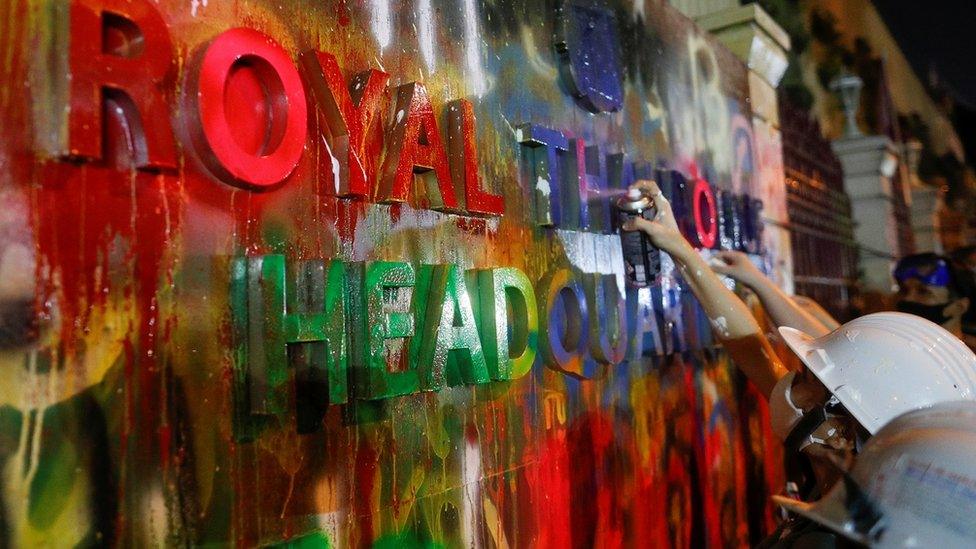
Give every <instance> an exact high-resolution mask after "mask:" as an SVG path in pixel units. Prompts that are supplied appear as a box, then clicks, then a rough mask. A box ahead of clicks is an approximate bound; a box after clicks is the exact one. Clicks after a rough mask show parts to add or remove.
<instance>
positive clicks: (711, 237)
mask: <svg viewBox="0 0 976 549" xmlns="http://www.w3.org/2000/svg"><path fill="white" fill-rule="evenodd" d="M691 203H692V210H693V211H694V215H695V233H696V236H697V237H698V243H699V244H700V245H701V246H702V247H703V248H714V247H715V240H716V239H717V238H718V208H716V206H715V194H714V193H712V187H711V185H709V184H708V181H705V180H704V179H697V180H695V188H694V190H692V192H691ZM703 207H704V208H707V209H706V210H704V211H703V210H702V208H703Z"/></svg>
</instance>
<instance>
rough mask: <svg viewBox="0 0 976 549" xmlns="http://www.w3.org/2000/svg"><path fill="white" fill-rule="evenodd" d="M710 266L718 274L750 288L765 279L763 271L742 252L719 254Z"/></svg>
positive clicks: (723, 252) (714, 257)
mask: <svg viewBox="0 0 976 549" xmlns="http://www.w3.org/2000/svg"><path fill="white" fill-rule="evenodd" d="M708 266H709V267H711V268H712V270H713V271H715V272H716V273H718V274H723V275H726V276H731V277H732V278H734V279H736V280H738V281H739V282H741V283H743V284H745V285H746V286H750V287H751V286H755V285H756V283H758V282H759V281H761V280H762V279H763V278H765V275H763V274H762V271H760V270H759V269H758V268H757V267H756V266H755V265H754V264H753V263H752V261H750V260H749V256H747V255H746V254H744V253H742V252H735V251H721V252H717V253H716V254H715V255H714V256H712V260H711V261H709V262H708Z"/></svg>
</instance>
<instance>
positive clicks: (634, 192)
mask: <svg viewBox="0 0 976 549" xmlns="http://www.w3.org/2000/svg"><path fill="white" fill-rule="evenodd" d="M642 196H644V193H642V192H641V190H640V189H638V188H637V187H631V188H629V189H627V198H628V199H629V200H637V199H639V198H640V197H642Z"/></svg>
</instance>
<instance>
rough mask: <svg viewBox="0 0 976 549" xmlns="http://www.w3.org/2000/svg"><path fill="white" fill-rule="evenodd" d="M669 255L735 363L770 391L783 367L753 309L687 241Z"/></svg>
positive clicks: (755, 381)
mask: <svg viewBox="0 0 976 549" xmlns="http://www.w3.org/2000/svg"><path fill="white" fill-rule="evenodd" d="M672 257H673V258H674V260H675V261H676V262H677V263H678V265H679V267H680V268H681V271H682V273H683V275H684V278H685V280H686V281H687V283H688V285H689V286H690V287H691V291H692V292H693V293H694V294H695V297H697V298H698V301H699V302H700V303H701V305H702V308H703V309H704V310H705V314H706V315H707V316H708V318H709V320H710V321H711V324H712V328H713V331H714V332H715V333H716V335H717V336H718V338H719V339H720V340H721V341H722V344H723V346H724V347H725V349H726V350H727V351H728V353H729V356H731V357H732V360H733V361H734V362H735V364H736V366H738V367H739V369H741V370H742V372H743V373H744V374H745V375H746V377H748V378H749V380H750V381H752V382H753V383H754V384H756V386H757V388H758V389H759V390H760V391H762V393H763V394H765V395H769V393H770V391H772V389H773V387H774V386H775V385H776V382H777V381H778V380H779V378H780V377H782V376H783V375H785V374H786V369H785V368H784V367H783V365H782V363H781V362H780V360H779V358H778V357H777V356H776V353H775V352H774V351H773V349H772V347H771V346H770V344H769V341H768V340H767V339H766V337H765V335H763V332H762V329H761V328H760V327H759V323H758V322H756V319H755V317H753V316H752V312H751V311H750V310H749V308H748V307H747V306H746V304H745V303H743V302H742V300H741V299H739V297H738V296H736V295H735V294H734V293H733V292H732V291H730V290H729V289H728V288H726V287H725V284H723V283H722V280H721V279H720V278H719V277H718V276H716V275H715V273H713V272H712V271H711V270H710V269H709V268H708V265H707V264H706V263H705V261H704V260H703V259H702V257H701V256H700V255H699V254H698V252H697V251H696V250H695V249H694V248H692V247H691V246H690V245H688V246H682V247H680V248H679V249H677V250H674V252H673V253H672Z"/></svg>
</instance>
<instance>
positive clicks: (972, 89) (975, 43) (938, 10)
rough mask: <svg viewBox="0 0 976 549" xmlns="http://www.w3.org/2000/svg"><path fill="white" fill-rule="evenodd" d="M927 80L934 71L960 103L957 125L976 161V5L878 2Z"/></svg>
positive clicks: (970, 1)
mask: <svg viewBox="0 0 976 549" xmlns="http://www.w3.org/2000/svg"><path fill="white" fill-rule="evenodd" d="M874 5H875V6H876V7H877V8H878V11H880V12H881V14H882V16H883V17H884V19H885V21H886V22H887V23H888V27H889V28H890V29H891V33H892V34H893V35H894V37H895V39H896V40H898V43H899V44H900V45H901V48H902V51H904V53H905V56H906V57H907V58H908V60H909V62H911V64H912V66H913V67H914V68H915V72H916V73H917V74H918V76H919V77H920V78H921V79H922V80H923V81H927V80H928V75H929V70H930V68H934V69H935V71H936V72H938V74H939V76H940V77H941V79H942V80H943V82H944V84H945V85H946V87H947V88H948V91H949V92H950V93H951V94H952V95H953V96H954V97H955V99H956V101H957V107H956V117H955V118H956V126H957V129H958V130H959V133H960V137H962V139H963V140H964V142H965V145H966V156H967V160H968V162H969V163H970V164H973V163H974V162H976V0H935V1H933V2H920V1H919V0H875V2H874Z"/></svg>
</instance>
